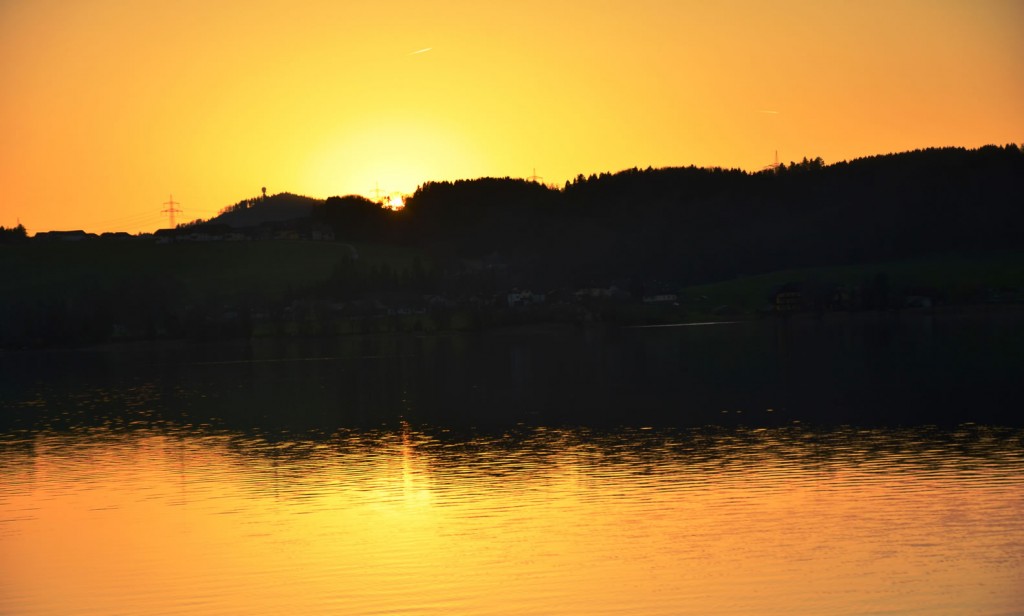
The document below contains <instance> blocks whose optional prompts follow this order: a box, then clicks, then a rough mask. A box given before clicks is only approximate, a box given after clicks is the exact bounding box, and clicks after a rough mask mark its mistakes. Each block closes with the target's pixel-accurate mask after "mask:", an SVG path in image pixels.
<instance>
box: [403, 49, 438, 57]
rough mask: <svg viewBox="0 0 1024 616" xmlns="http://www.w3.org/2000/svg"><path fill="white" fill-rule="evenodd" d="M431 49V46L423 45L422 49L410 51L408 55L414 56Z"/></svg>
mask: <svg viewBox="0 0 1024 616" xmlns="http://www.w3.org/2000/svg"><path fill="white" fill-rule="evenodd" d="M431 49H433V47H424V48H423V49H417V50H416V51H413V52H410V53H409V55H410V56H415V55H416V54H420V53H427V52H428V51H430V50H431Z"/></svg>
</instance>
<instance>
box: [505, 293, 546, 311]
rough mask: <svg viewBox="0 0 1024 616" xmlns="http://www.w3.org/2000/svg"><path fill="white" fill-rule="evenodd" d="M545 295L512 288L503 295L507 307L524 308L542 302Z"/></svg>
mask: <svg viewBox="0 0 1024 616" xmlns="http://www.w3.org/2000/svg"><path fill="white" fill-rule="evenodd" d="M545 299H546V298H545V296H544V295H542V294H540V293H533V292H531V291H519V290H513V291H512V292H511V293H508V294H507V295H506V296H505V300H506V301H507V302H508V307H509V308H525V307H526V306H531V305H533V304H543V303H544V300H545Z"/></svg>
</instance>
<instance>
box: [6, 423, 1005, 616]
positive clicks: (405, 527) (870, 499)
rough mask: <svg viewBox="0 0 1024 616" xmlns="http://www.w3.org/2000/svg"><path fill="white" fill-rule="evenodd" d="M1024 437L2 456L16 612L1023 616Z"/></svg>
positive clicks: (983, 432) (204, 436) (412, 436)
mask: <svg viewBox="0 0 1024 616" xmlns="http://www.w3.org/2000/svg"><path fill="white" fill-rule="evenodd" d="M1021 438H1022V435H1021V434H1020V432H1019V431H1012V430H998V429H992V428H985V427H981V426H965V427H961V428H959V429H957V430H954V431H939V430H930V429H899V430H897V429H876V430H857V429H837V430H830V431H820V432H819V431H814V430H808V429H802V428H792V427H791V428H779V429H756V430H745V429H736V430H713V429H702V430H689V431H680V430H624V431H618V432H595V431H591V430H587V429H583V428H577V429H544V428H522V429H520V430H518V431H511V432H506V433H502V434H470V435H463V436H454V435H452V434H449V433H445V432H444V431H439V430H420V429H417V428H415V427H414V426H412V425H410V424H409V423H406V422H403V423H402V424H401V425H400V427H399V428H398V429H397V430H394V431H388V430H379V431H355V430H350V431H339V432H337V433H335V434H332V435H329V436H324V437H320V438H305V437H303V438H299V437H291V436H270V435H260V434H244V433H233V432H228V431H220V432H218V431H213V430H209V429H194V428H177V427H163V428H150V429H137V430H124V429H118V430H115V429H110V428H97V429H90V430H83V431H78V432H70V433H56V432H51V433H40V434H35V435H21V436H14V435H8V436H7V437H4V438H3V439H0V463H2V466H3V468H4V469H5V473H4V474H3V476H2V477H0V548H2V553H3V554H4V558H3V559H2V561H0V612H3V613H19V614H42V613H81V614H91V613H95V614H100V613H111V612H112V611H117V610H119V609H120V610H127V611H131V612H136V613H143V612H153V611H165V612H168V613H186V612H187V613H207V614H220V613H237V612H239V611H244V612H247V613H279V612H281V611H295V610H299V611H302V612H303V613H339V612H343V613H350V614H359V613H381V612H408V611H421V612H423V613H426V614H432V613H450V612H453V611H454V612H459V613H494V612H500V613H536V614H540V613H596V612H600V611H618V612H629V613H652V614H653V613H670V612H678V611H679V610H681V609H686V610H690V611H694V612H699V613H717V614H739V613H751V612H759V613H790V614H793V613H796V614H799V613H805V614H812V613H822V612H828V613H863V612H867V611H877V610H890V611H893V612H895V613H901V612H909V611H912V610H914V609H925V610H927V611H928V612H929V613H943V612H945V613H956V612H960V611H963V610H964V609H966V608H967V607H970V608H972V609H981V610H982V611H992V612H998V611H1000V610H1003V611H1010V610H1012V609H1014V608H1013V606H1015V605H1019V604H1020V603H1019V601H1020V599H1021V598H1022V597H1021V595H1020V591H1019V590H1018V589H1019V585H1018V584H1016V582H1018V581H1019V579H1020V576H1021V572H1022V571H1024V562H1022V554H1024V549H1022V548H1024V523H1022V522H1021V518H1020V515H1019V513H1020V511H1021V509H1022V506H1024V479H1022V477H1024V472H1022V471H1024V448H1022V447H1021Z"/></svg>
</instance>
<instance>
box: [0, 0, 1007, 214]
mask: <svg viewBox="0 0 1024 616" xmlns="http://www.w3.org/2000/svg"><path fill="white" fill-rule="evenodd" d="M1021 24H1024V2H1020V1H1019V0H970V1H967V0H964V1H951V0H877V1H876V0H858V1H850V2H843V1H839V0H835V1H827V0H825V1H822V0H818V1H813V2H812V1H801V2H793V1H785V0H783V1H770V2H766V1H743V2H711V1H706V2H703V1H702V2H698V1H689V0H631V1H629V2H625V1H621V2H619V1H601V0H567V1H558V0H555V1H552V0H547V1H544V2H535V1H533V0H521V1H519V2H501V3H499V2H481V1H480V0H472V1H469V0H466V1H462V0H451V1H444V2H432V1H429V0H417V1H411V0H375V1H372V2H370V1H367V2H355V1H344V0H331V1H328V0H323V1H308V2H302V1H295V0H288V1H285V0H245V1H241V0H237V1H236V0H220V1H217V2H210V1H209V0H194V1H193V0H182V1H166V0H160V1H155V0H132V1H129V0H3V1H0V186H2V187H3V194H2V196H0V225H3V226H13V225H15V224H17V222H18V221H20V222H21V223H22V224H24V225H25V226H26V227H27V228H28V230H29V233H35V232H39V231H46V230H53V229H85V230H88V231H94V232H100V231H114V230H123V231H129V232H139V231H152V230H154V229H156V228H159V227H162V226H167V217H166V215H165V214H161V213H160V210H161V209H163V208H164V206H163V205H162V203H163V202H165V201H167V200H168V196H169V195H170V194H171V193H173V195H174V199H175V201H178V202H180V204H181V205H180V206H179V207H180V208H181V209H182V210H184V214H183V215H181V216H179V222H180V221H182V220H191V219H194V218H209V217H211V216H213V215H215V214H216V213H217V211H218V210H220V209H221V208H223V207H225V206H227V205H230V204H233V203H235V202H237V201H239V200H241V199H245V198H248V197H251V196H255V195H257V194H259V192H260V188H261V187H262V186H266V187H267V192H268V193H269V194H273V193H277V192H285V191H287V192H293V193H298V194H304V195H308V196H311V197H319V198H324V197H328V196H331V195H344V194H351V193H361V194H364V195H371V194H372V192H373V190H374V188H375V187H376V186H379V187H380V189H381V190H384V191H388V192H391V191H395V192H411V191H413V190H414V189H415V188H416V186H417V185H418V184H420V183H422V182H424V181H428V180H450V179H459V178H475V177H481V176H500V177H504V176H511V177H527V176H530V175H532V174H533V173H534V171H533V170H534V169H536V174H537V175H538V176H541V177H543V181H544V182H545V183H553V184H558V185H561V184H563V183H564V182H565V181H566V180H567V179H570V178H572V177H575V176H576V175H577V174H580V173H583V174H590V173H595V172H597V173H599V172H603V171H612V172H614V171H618V170H621V169H624V168H629V167H634V166H637V167H647V166H654V167H664V166H685V165H691V164H694V165H698V166H723V167H740V168H744V169H748V170H755V169H759V168H761V167H763V166H765V165H767V164H769V163H771V162H772V160H773V157H774V155H775V154H774V153H775V151H776V150H778V152H779V158H780V159H781V160H783V161H789V160H794V159H795V160H799V159H800V158H802V157H804V156H808V157H815V156H821V157H822V158H824V159H825V161H826V162H827V163H832V162H836V161H839V160H846V159H851V158H856V157H860V156H866V155H871V154H879V153H887V152H894V151H903V150H910V149H915V148H923V147H931V146H950V145H956V146H966V147H978V146H981V145H984V144H987V143H997V144H1005V143H1010V142H1016V143H1021V142H1022V141H1024V77H1022V76H1024V27H1022V25H1021Z"/></svg>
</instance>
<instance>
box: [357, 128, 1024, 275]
mask: <svg viewBox="0 0 1024 616" xmlns="http://www.w3.org/2000/svg"><path fill="white" fill-rule="evenodd" d="M392 223H393V224H394V226H400V227H402V233H401V234H400V236H401V237H403V238H404V239H405V241H408V242H416V243H421V244H424V245H428V246H438V247H445V248H447V249H450V250H452V251H454V252H455V253H456V254H458V255H460V256H463V257H482V256H486V255H495V254H496V255H499V256H500V257H502V258H503V259H504V260H507V261H508V262H509V263H510V264H513V265H515V266H517V267H519V268H521V269H523V270H524V271H526V272H529V273H530V274H532V275H533V276H534V277H536V278H541V279H544V280H541V281H540V282H543V283H548V284H552V285H554V284H557V283H562V282H569V283H574V284H584V283H587V282H601V281H603V280H608V279H630V280H636V279H645V280H650V279H652V278H657V279H661V280H669V281H673V282H678V283H682V284H694V283H700V282H706V281H713V280H720V279H726V278H732V277H735V276H738V275H744V274H755V273H759V272H767V271H773V270H779V269H784V268H790V267H798V266H817V265H841V264H851V263H865V262H877V261H885V260H891V259H899V258H906V257H911V256H920V255H927V254H935V253H949V252H959V251H978V250H984V251H989V250H1000V249H1003V250H1005V249H1008V248H1009V249H1018V248H1022V247H1024V236H1022V231H1021V230H1022V229H1024V153H1022V152H1021V150H1020V148H1018V147H1017V146H1015V145H1010V146H1006V147H995V146H989V147H984V148H981V149H978V150H966V149H962V148H944V149H930V150H922V151H915V152H907V153H901V154H891V155H885V156H875V157H871V158H864V159H859V160H854V161H851V162H843V163H838V164H832V165H825V164H823V162H822V161H821V160H820V159H817V160H806V159H805V160H804V161H802V162H800V163H794V164H791V165H789V166H785V165H780V166H779V167H778V168H777V169H774V170H766V171H763V172H759V173H753V174H751V173H746V172H743V171H738V170H723V169H700V168H695V167H687V168H668V169H647V170H638V169H631V170H627V171H622V172H619V173H615V174H602V175H592V176H590V177H583V176H579V177H577V178H576V179H575V180H574V181H572V182H569V183H567V184H566V185H565V187H564V189H563V190H560V191H559V190H552V189H549V188H546V187H544V186H541V185H539V184H534V183H530V182H525V181H521V180H510V179H504V180H499V179H481V180H471V181H461V182H454V183H448V182H437V183H429V184H426V185H424V186H422V187H421V188H420V189H419V190H418V191H417V192H416V193H415V194H414V195H413V196H412V197H411V198H410V199H408V200H407V202H406V208H405V210H404V211H403V212H401V213H400V214H399V215H397V216H394V220H389V221H388V224H392ZM339 231H340V232H341V233H342V234H343V233H344V230H343V229H341V230H339Z"/></svg>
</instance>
